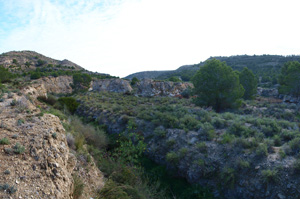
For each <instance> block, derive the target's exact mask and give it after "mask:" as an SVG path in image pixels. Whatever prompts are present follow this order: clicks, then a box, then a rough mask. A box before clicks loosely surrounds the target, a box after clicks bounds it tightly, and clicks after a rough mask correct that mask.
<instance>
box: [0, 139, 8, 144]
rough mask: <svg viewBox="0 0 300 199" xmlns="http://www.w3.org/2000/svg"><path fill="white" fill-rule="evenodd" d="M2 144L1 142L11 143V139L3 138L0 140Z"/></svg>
mask: <svg viewBox="0 0 300 199" xmlns="http://www.w3.org/2000/svg"><path fill="white" fill-rule="evenodd" d="M0 144H1V145H8V144H10V141H9V139H8V138H2V139H1V140H0Z"/></svg>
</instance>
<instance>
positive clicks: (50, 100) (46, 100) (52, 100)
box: [37, 95, 57, 106]
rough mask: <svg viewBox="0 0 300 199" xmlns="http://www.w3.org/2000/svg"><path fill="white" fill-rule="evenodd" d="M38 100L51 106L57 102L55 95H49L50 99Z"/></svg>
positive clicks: (42, 97)
mask: <svg viewBox="0 0 300 199" xmlns="http://www.w3.org/2000/svg"><path fill="white" fill-rule="evenodd" d="M37 99H38V100H39V101H41V102H45V103H46V104H49V105H52V106H53V105H54V104H55V103H56V102H57V100H56V98H55V97H54V96H53V95H48V97H46V96H38V97H37Z"/></svg>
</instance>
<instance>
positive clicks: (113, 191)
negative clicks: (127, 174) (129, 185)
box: [98, 180, 132, 199]
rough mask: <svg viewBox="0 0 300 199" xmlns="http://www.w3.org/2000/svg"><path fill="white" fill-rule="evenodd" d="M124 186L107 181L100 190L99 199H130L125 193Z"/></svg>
mask: <svg viewBox="0 0 300 199" xmlns="http://www.w3.org/2000/svg"><path fill="white" fill-rule="evenodd" d="M124 188H125V186H124V185H123V186H120V185H118V184H116V183H115V182H114V181H112V180H109V181H107V182H106V183H105V185H104V187H103V188H102V189H101V190H100V193H99V198H98V199H100V198H105V199H132V197H130V196H129V195H128V194H127V193H126V192H125V191H124Z"/></svg>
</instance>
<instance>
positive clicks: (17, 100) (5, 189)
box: [0, 79, 104, 199]
mask: <svg viewBox="0 0 300 199" xmlns="http://www.w3.org/2000/svg"><path fill="white" fill-rule="evenodd" d="M40 81H42V80H40ZM45 81H46V82H47V81H48V82H49V81H50V82H52V81H51V80H49V79H46V80H45ZM52 83H53V82H52ZM38 85H39V86H40V87H39V86H38ZM51 85H52V86H51ZM53 85H57V84H56V83H54V84H51V83H50V84H49V85H45V84H38V83H35V84H33V86H34V87H30V86H28V87H26V88H25V89H24V90H22V92H21V93H18V94H16V93H10V94H7V93H6V94H4V95H3V96H2V98H1V102H0V132H1V134H0V153H1V155H0V173H1V174H2V175H0V197H1V198H53V199H54V198H55V199H56V198H59V199H67V198H70V199H71V198H73V189H74V186H75V185H76V182H75V181H74V179H73V176H79V177H80V179H81V181H82V182H83V183H84V190H83V195H82V198H84V199H90V198H91V197H95V196H96V195H97V191H98V190H99V189H101V187H103V186H104V182H103V175H102V173H101V172H100V171H99V170H98V168H97V167H96V166H95V163H94V162H93V160H91V161H90V163H89V164H87V163H86V161H85V160H84V159H82V158H80V157H81V156H80V154H77V152H76V151H73V150H70V149H69V147H68V144H67V138H66V133H65V129H64V127H63V126H62V123H61V121H60V120H59V118H58V117H56V116H54V115H51V114H43V113H41V111H40V109H39V108H37V107H36V106H37V105H38V104H35V103H36V102H35V100H34V98H35V97H37V96H39V95H42V94H46V93H47V92H50V91H51V92H52V91H59V92H65V91H67V90H65V87H64V88H61V87H60V88H58V89H57V90H55V89H54V90H53V88H54V87H53ZM49 88H50V89H49ZM47 89H49V90H47ZM30 93H31V94H32V95H29V94H30ZM37 103H38V102H37ZM74 183H75V184H74Z"/></svg>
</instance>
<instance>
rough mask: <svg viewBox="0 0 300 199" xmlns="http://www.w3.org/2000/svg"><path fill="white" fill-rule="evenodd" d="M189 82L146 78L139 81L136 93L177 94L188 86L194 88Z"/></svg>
mask: <svg viewBox="0 0 300 199" xmlns="http://www.w3.org/2000/svg"><path fill="white" fill-rule="evenodd" d="M193 87H194V86H193V84H191V83H188V82H169V81H155V80H152V79H144V80H141V81H140V82H138V83H137V91H136V94H137V95H139V96H144V97H148V96H172V97H173V96H177V95H180V94H181V93H182V92H183V91H184V90H186V89H187V88H193Z"/></svg>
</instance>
